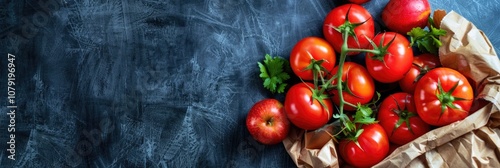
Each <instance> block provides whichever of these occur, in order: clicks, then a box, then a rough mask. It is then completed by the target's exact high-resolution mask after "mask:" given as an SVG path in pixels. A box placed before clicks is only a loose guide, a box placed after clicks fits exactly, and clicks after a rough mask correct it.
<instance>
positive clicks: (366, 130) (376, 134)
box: [339, 124, 389, 167]
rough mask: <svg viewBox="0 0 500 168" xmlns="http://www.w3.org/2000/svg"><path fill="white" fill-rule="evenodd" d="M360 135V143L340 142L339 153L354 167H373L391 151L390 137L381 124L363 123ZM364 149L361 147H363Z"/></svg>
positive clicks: (347, 140) (343, 140) (345, 140)
mask: <svg viewBox="0 0 500 168" xmlns="http://www.w3.org/2000/svg"><path fill="white" fill-rule="evenodd" d="M361 128H362V129H363V132H362V133H361V135H360V136H359V137H358V140H357V142H358V144H359V147H358V145H356V143H355V142H354V141H352V140H349V139H342V140H340V142H339V154H340V156H341V157H342V158H343V159H344V160H345V161H346V162H347V163H348V164H349V165H352V166H354V167H371V166H373V165H375V164H377V163H379V162H380V161H382V160H383V159H384V158H385V157H386V156H387V154H388V153H389V139H388V137H387V134H386V132H385V131H384V128H382V126H380V125H379V124H369V125H363V126H362V127H361ZM360 147H361V148H362V149H361V148H360Z"/></svg>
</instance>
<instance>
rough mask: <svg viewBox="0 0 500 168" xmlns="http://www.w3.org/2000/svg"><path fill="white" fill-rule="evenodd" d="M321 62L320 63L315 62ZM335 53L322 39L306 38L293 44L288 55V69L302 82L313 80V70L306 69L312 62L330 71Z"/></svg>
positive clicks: (334, 59)
mask: <svg viewBox="0 0 500 168" xmlns="http://www.w3.org/2000/svg"><path fill="white" fill-rule="evenodd" d="M317 61H322V62H317ZM335 61H336V57H335V51H334V50H333V48H332V46H331V45H330V44H329V43H328V42H327V41H326V40H324V39H322V38H319V37H306V38H303V39H301V40H300V41H299V42H297V43H296V44H295V46H294V47H293V49H292V52H291V54H290V67H291V68H292V70H293V72H294V73H295V75H297V76H298V77H300V78H302V79H303V80H313V70H312V69H306V68H307V67H308V66H309V65H310V64H311V63H312V62H316V64H318V63H319V64H318V65H321V66H322V67H324V68H325V69H326V71H330V70H331V69H333V67H335Z"/></svg>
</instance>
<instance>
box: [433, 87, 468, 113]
mask: <svg viewBox="0 0 500 168" xmlns="http://www.w3.org/2000/svg"><path fill="white" fill-rule="evenodd" d="M459 83H460V81H457V82H456V83H455V84H454V85H453V87H452V88H451V89H450V90H449V91H448V92H445V91H444V89H443V86H442V85H441V80H439V79H438V84H437V87H438V90H437V92H438V93H436V97H437V98H438V100H439V102H441V113H440V114H439V118H438V121H439V120H440V119H441V117H442V116H443V114H444V112H445V111H446V109H447V108H452V109H460V108H458V107H457V106H455V104H453V102H455V101H461V100H467V99H464V98H461V97H455V96H453V95H452V94H453V92H454V91H455V89H456V88H457V86H458V84H459Z"/></svg>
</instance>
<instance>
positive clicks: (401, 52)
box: [365, 32, 413, 83]
mask: <svg viewBox="0 0 500 168" xmlns="http://www.w3.org/2000/svg"><path fill="white" fill-rule="evenodd" d="M373 41H374V42H375V44H379V46H377V48H375V50H377V51H378V52H379V53H378V54H376V55H375V54H373V53H370V52H367V53H366V57H365V62H366V69H367V70H368V72H369V73H370V75H371V76H372V77H373V78H374V79H375V80H377V81H379V82H381V83H392V82H397V81H398V80H400V79H402V78H403V77H404V75H405V74H406V72H408V70H410V68H411V65H412V61H413V50H412V48H411V46H410V42H409V41H408V39H406V37H405V36H403V35H401V34H398V33H395V32H386V33H381V34H378V35H376V36H375V37H374V38H373ZM370 49H374V47H373V46H371V47H370Z"/></svg>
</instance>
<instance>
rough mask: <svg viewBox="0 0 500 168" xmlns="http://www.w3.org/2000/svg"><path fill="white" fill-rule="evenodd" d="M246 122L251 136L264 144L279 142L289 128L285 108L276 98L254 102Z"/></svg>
mask: <svg viewBox="0 0 500 168" xmlns="http://www.w3.org/2000/svg"><path fill="white" fill-rule="evenodd" d="M246 124H247V128H248V131H249V132H250V134H251V135H252V137H253V138H254V139H255V140H257V141H258V142H260V143H262V144H266V145H274V144H277V143H280V142H281V141H283V139H285V138H286V136H287V135H288V131H289V130H290V121H288V118H287V116H286V113H285V108H284V107H283V104H282V103H281V102H280V101H278V100H276V99H264V100H261V101H259V102H257V103H255V104H254V105H253V107H252V108H251V109H250V111H249V112H248V115H247V120H246Z"/></svg>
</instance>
